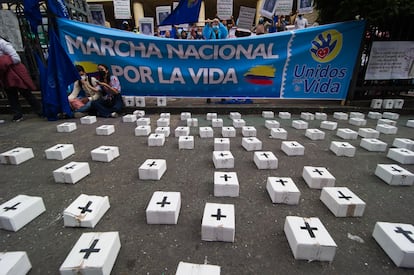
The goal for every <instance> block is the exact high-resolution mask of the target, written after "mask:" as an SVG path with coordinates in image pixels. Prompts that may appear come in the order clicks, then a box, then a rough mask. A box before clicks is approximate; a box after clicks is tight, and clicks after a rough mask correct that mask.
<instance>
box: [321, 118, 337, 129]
mask: <svg viewBox="0 0 414 275" xmlns="http://www.w3.org/2000/svg"><path fill="white" fill-rule="evenodd" d="M337 126H338V123H337V122H335V121H328V120H324V121H321V125H320V128H321V129H326V130H331V131H333V130H335V129H336V127H337Z"/></svg>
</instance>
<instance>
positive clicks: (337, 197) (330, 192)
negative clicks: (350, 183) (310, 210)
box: [320, 187, 365, 217]
mask: <svg viewBox="0 0 414 275" xmlns="http://www.w3.org/2000/svg"><path fill="white" fill-rule="evenodd" d="M320 200H321V201H322V202H323V203H324V204H325V205H326V207H328V209H329V210H330V211H331V212H332V214H334V215H335V217H362V215H363V214H364V211H365V202H364V201H363V200H361V199H360V198H359V197H358V196H357V195H355V194H354V193H353V192H352V191H351V190H349V189H348V188H347V187H324V188H322V192H321V196H320Z"/></svg>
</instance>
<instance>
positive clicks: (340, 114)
mask: <svg viewBox="0 0 414 275" xmlns="http://www.w3.org/2000/svg"><path fill="white" fill-rule="evenodd" d="M333 117H334V118H335V119H338V120H348V114H347V113H343V112H334V113H333Z"/></svg>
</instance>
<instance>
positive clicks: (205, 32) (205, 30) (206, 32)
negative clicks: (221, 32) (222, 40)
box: [203, 23, 213, 39]
mask: <svg viewBox="0 0 414 275" xmlns="http://www.w3.org/2000/svg"><path fill="white" fill-rule="evenodd" d="M212 31H213V29H212V28H211V26H210V23H206V25H205V26H204V28H203V36H204V39H210V37H211V32H212Z"/></svg>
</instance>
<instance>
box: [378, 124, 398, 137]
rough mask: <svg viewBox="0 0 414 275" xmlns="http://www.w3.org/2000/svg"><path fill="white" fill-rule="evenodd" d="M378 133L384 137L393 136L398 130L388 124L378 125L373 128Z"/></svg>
mask: <svg viewBox="0 0 414 275" xmlns="http://www.w3.org/2000/svg"><path fill="white" fill-rule="evenodd" d="M375 129H376V130H377V131H378V132H380V133H382V134H386V135H395V134H397V131H398V128H397V127H395V126H392V125H388V124H378V125H377V127H376V128H375Z"/></svg>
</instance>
